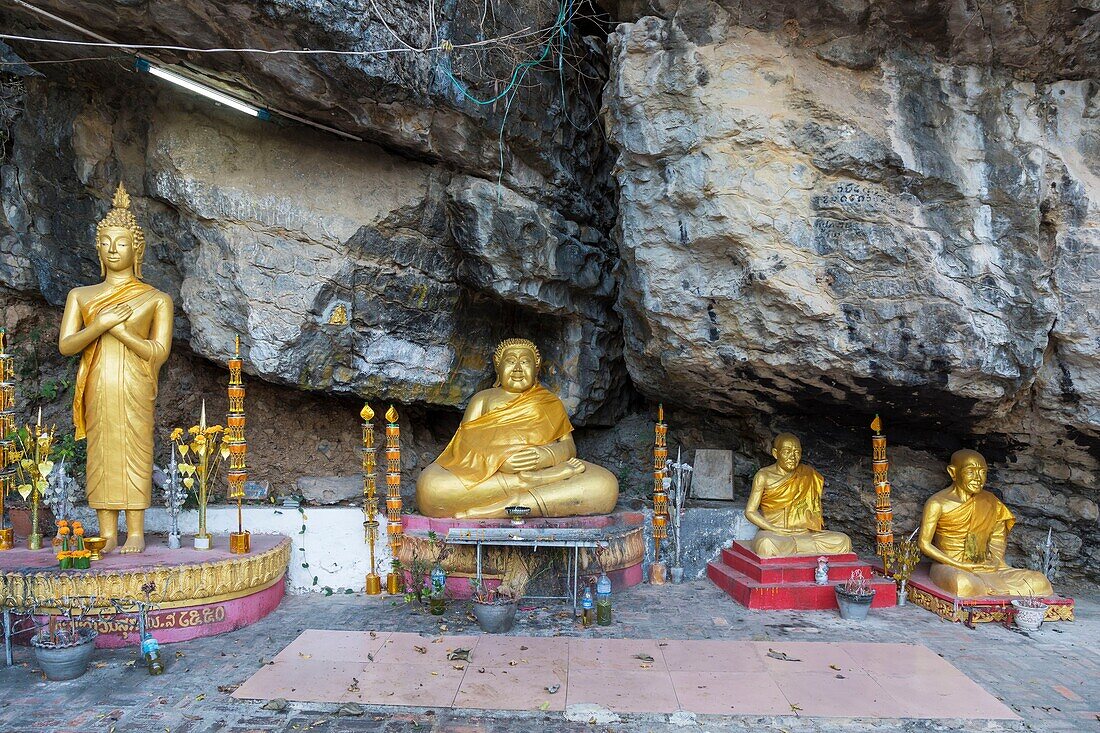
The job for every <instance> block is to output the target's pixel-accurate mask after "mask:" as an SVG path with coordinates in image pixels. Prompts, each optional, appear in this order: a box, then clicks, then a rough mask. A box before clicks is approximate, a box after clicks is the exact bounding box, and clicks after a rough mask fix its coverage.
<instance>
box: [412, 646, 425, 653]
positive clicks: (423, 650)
mask: <svg viewBox="0 0 1100 733" xmlns="http://www.w3.org/2000/svg"><path fill="white" fill-rule="evenodd" d="M413 649H415V650H416V651H417V653H418V654H427V653H428V647H426V646H416V645H413Z"/></svg>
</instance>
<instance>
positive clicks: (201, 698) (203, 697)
mask: <svg viewBox="0 0 1100 733" xmlns="http://www.w3.org/2000/svg"><path fill="white" fill-rule="evenodd" d="M205 699H206V695H205V694H202V695H195V702H202V701H203V700H205Z"/></svg>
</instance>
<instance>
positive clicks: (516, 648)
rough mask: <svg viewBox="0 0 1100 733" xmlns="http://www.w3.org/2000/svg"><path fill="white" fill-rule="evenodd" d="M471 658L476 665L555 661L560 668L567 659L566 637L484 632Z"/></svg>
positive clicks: (567, 640)
mask: <svg viewBox="0 0 1100 733" xmlns="http://www.w3.org/2000/svg"><path fill="white" fill-rule="evenodd" d="M471 660H472V661H474V662H476V663H477V665H479V666H490V667H506V666H508V665H509V663H510V662H516V664H518V665H523V666H528V667H529V666H534V665H543V664H549V665H556V666H560V667H561V668H562V669H564V668H565V667H566V665H567V664H568V662H569V639H566V638H563V637H530V636H483V637H481V638H480V639H478V642H477V648H476V649H475V650H474V653H473V655H472V656H471Z"/></svg>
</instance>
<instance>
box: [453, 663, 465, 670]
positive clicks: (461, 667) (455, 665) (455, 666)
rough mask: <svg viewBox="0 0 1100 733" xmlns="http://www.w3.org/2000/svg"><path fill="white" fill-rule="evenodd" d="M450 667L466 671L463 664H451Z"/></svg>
mask: <svg viewBox="0 0 1100 733" xmlns="http://www.w3.org/2000/svg"><path fill="white" fill-rule="evenodd" d="M451 667H452V668H453V669H466V665H465V664H452V665H451Z"/></svg>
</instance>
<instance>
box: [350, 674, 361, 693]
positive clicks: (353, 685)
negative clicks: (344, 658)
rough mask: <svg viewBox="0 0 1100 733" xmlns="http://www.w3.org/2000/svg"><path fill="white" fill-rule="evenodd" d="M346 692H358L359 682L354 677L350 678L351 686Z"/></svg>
mask: <svg viewBox="0 0 1100 733" xmlns="http://www.w3.org/2000/svg"><path fill="white" fill-rule="evenodd" d="M348 692H359V680H357V679H355V678H354V677H352V678H351V684H350V685H348Z"/></svg>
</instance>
